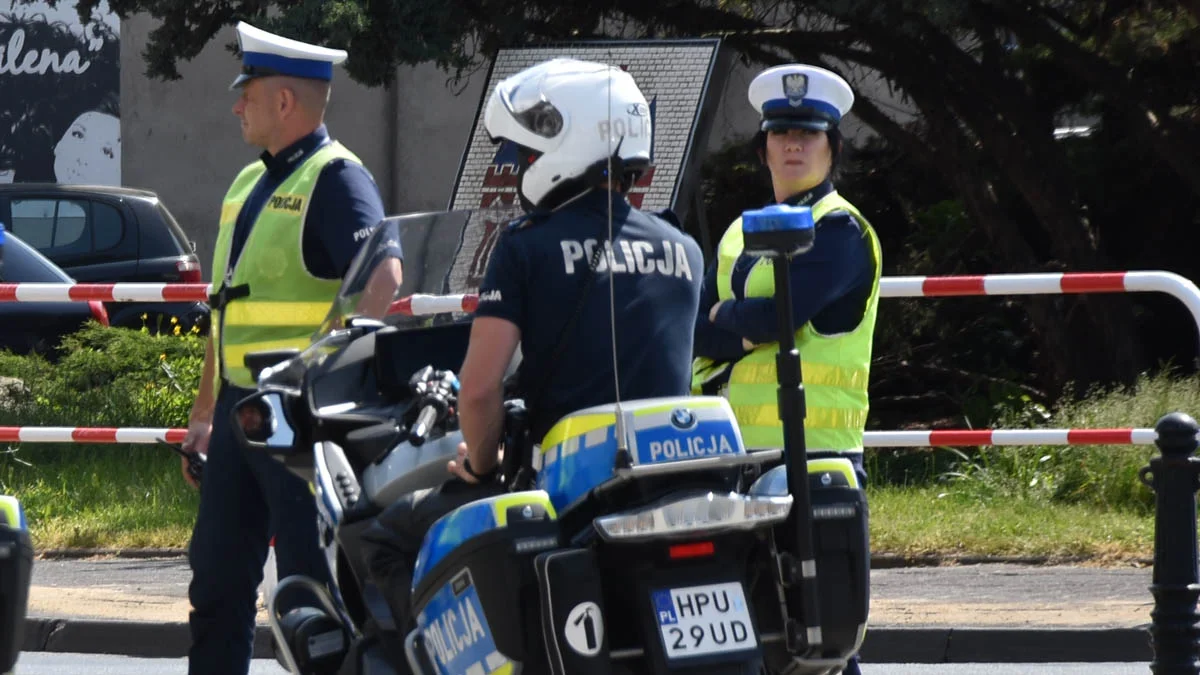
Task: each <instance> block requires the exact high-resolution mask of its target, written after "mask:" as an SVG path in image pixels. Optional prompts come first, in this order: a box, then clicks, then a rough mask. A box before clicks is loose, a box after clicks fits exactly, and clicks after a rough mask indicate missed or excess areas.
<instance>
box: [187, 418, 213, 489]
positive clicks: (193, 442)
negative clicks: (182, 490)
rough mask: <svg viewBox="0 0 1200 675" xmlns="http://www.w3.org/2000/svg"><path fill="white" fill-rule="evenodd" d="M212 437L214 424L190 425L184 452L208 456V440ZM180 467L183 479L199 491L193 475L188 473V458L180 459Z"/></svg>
mask: <svg viewBox="0 0 1200 675" xmlns="http://www.w3.org/2000/svg"><path fill="white" fill-rule="evenodd" d="M211 435H212V422H200V421H197V422H192V423H190V424H188V430H187V436H185V437H184V438H183V444H182V447H183V451H184V452H186V453H189V454H196V453H199V454H201V455H207V454H208V439H209V437H210V436H211ZM179 462H180V466H181V467H182V470H183V479H184V480H185V481H187V484H188V485H191V486H192V487H193V488H195V489H197V490H199V489H200V485H199V484H198V483H197V482H196V480H195V479H194V478H192V475H191V474H189V473H188V458H187V457H180V458H179Z"/></svg>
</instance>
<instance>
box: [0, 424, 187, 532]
mask: <svg viewBox="0 0 1200 675" xmlns="http://www.w3.org/2000/svg"><path fill="white" fill-rule="evenodd" d="M67 453H71V454H69V455H68V454H67ZM47 458H48V459H47ZM8 459H9V460H13V459H21V460H23V461H24V462H28V465H25V464H23V463H21V462H18V461H3V462H2V463H0V486H2V487H3V491H4V492H5V493H7V494H15V495H17V496H18V497H19V498H20V499H21V503H22V506H24V508H25V511H26V516H27V520H28V521H29V529H30V535H31V537H32V539H33V542H34V547H35V548H36V549H37V550H45V549H57V548H174V547H186V546H187V541H188V538H189V537H190V536H191V531H192V523H193V522H194V521H195V517H196V508H197V506H198V505H199V493H197V492H196V491H195V490H193V489H191V488H190V487H188V486H187V485H186V484H185V483H184V482H183V477H182V476H181V475H180V472H179V460H178V458H177V457H176V456H175V455H174V454H172V453H170V452H169V451H167V450H165V449H160V448H157V447H153V446H150V447H144V446H142V447H139V446H127V445H108V446H78V445H76V446H73V447H69V448H64V449H59V448H54V447H40V448H39V447H37V446H33V445H26V446H24V447H22V448H21V449H20V451H19V452H17V453H16V454H15V455H9V458H8ZM44 460H45V461H44Z"/></svg>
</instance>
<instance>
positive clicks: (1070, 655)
mask: <svg viewBox="0 0 1200 675" xmlns="http://www.w3.org/2000/svg"><path fill="white" fill-rule="evenodd" d="M188 578H189V572H188V568H187V561H186V560H185V559H183V558H171V559H145V560H131V559H105V560H38V561H37V562H36V563H35V564H34V574H33V587H32V588H31V591H30V601H29V616H30V623H31V625H30V628H31V630H27V635H26V641H25V642H26V647H25V649H27V650H29V651H43V650H44V651H83V652H95V653H116V654H129V655H145V656H181V655H183V654H184V653H186V649H187V644H188V633H187V625H186V622H187V613H188V608H189V605H188V601H187V582H188ZM1150 582H1151V570H1150V569H1149V568H1138V569H1135V568H1122V569H1111V568H1096V567H1078V566H1047V567H1040V566H1029V565H1013V564H978V565H961V566H943V567H902V568H888V569H874V570H872V575H871V584H872V587H871V596H872V598H871V624H870V626H871V627H870V629H869V630H868V634H867V641H866V643H865V645H864V648H863V657H864V659H869V660H870V661H873V662H876V663H881V662H918V663H922V662H923V663H941V662H962V661H964V660H966V661H972V660H974V661H984V662H986V661H999V660H1004V661H1020V662H1033V661H1038V662H1046V661H1091V662H1097V661H1146V662H1148V661H1149V660H1150V658H1151V656H1152V653H1151V651H1150V646H1149V641H1148V640H1149V635H1148V633H1147V632H1146V627H1147V626H1148V624H1149V623H1150V610H1151V609H1152V608H1153V606H1154V604H1153V597H1152V596H1151V595H1150V591H1149V586H1150ZM259 622H260V624H261V625H262V626H264V628H261V629H260V631H259V632H260V635H259V643H260V647H261V648H263V650H264V651H263V653H264V654H267V653H268V652H267V651H265V650H266V649H267V644H268V641H267V633H266V629H265V623H266V616H265V612H263V611H260V612H259Z"/></svg>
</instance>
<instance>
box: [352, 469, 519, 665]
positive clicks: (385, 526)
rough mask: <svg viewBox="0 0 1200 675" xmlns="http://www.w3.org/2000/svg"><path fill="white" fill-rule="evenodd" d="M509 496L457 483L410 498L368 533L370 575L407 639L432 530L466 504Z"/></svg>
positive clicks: (495, 488)
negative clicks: (420, 557) (420, 559)
mask: <svg viewBox="0 0 1200 675" xmlns="http://www.w3.org/2000/svg"><path fill="white" fill-rule="evenodd" d="M503 492H504V486H502V485H500V484H499V483H489V484H486V485H473V484H471V483H467V482H465V481H462V480H460V479H458V478H451V479H448V480H447V481H446V482H445V483H442V484H441V485H440V486H438V487H436V488H431V489H427V490H418V491H417V492H414V493H411V494H408V495H405V496H404V497H402V498H401V499H400V500H399V501H397V502H396V503H394V504H392V505H391V506H389V507H387V509H385V510H384V511H383V513H380V514H379V515H378V516H376V517H375V522H373V523H371V525H370V526H369V527H368V528H367V529H366V530H365V531H364V532H363V535H362V542H363V555H364V556H365V557H366V563H367V570H368V574H369V576H370V579H371V582H372V583H374V584H375V586H376V587H378V588H379V590H380V591H381V592H382V593H383V595H384V597H385V598H387V602H388V608H389V609H390V610H391V612H392V617H393V618H394V619H395V622H396V630H397V631H398V632H399V633H400V637H401V639H403V638H404V637H406V636H407V635H408V633H409V632H410V631H411V630H412V629H413V628H415V627H416V621H415V615H414V614H413V611H412V607H411V603H412V580H413V568H414V567H415V566H416V564H417V553H418V552H420V550H421V543H422V542H423V541H424V539H425V534H426V533H427V532H429V528H430V527H432V526H433V524H434V523H435V522H437V519H438V518H441V517H442V516H444V515H446V514H447V513H450V512H451V511H453V510H454V509H457V508H458V507H460V506H463V505H464V504H468V503H470V502H473V501H475V500H476V499H484V498H487V497H492V496H495V495H498V494H502V493H503ZM406 667H407V666H406Z"/></svg>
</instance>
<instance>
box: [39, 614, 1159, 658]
mask: <svg viewBox="0 0 1200 675" xmlns="http://www.w3.org/2000/svg"><path fill="white" fill-rule="evenodd" d="M190 644H191V635H190V632H189V630H188V626H187V624H185V623H150V622H142V621H91V620H76V619H45V618H30V619H26V620H25V635H24V643H23V646H22V648H21V649H22V651H26V652H72V653H82V654H115V655H122V656H132V657H141V658H160V659H163V658H180V657H186V656H187V650H188V646H189V645H190ZM861 653H862V660H863V662H864V663H1064V662H1078V663H1149V662H1150V661H1152V660H1153V658H1154V651H1153V649H1152V647H1151V642H1150V632H1149V630H1148V629H1147V627H1144V626H1143V627H1138V628H1110V629H1076V628H1037V629H1012V628H888V627H880V628H870V629H868V630H867V638H866V641H865V642H864V643H863V648H862V652H861ZM254 658H267V659H269V658H274V654H273V651H272V648H271V633H270V630H269V629H268V628H267V627H266V626H258V627H257V630H256V631H255V635H254Z"/></svg>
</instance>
